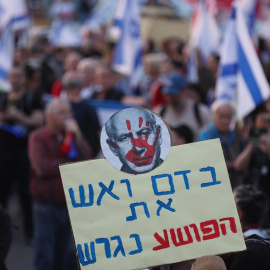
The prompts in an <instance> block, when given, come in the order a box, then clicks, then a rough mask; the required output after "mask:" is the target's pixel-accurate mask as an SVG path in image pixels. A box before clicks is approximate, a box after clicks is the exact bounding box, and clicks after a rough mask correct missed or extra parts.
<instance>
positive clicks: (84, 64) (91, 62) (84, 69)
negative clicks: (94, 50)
mask: <svg viewBox="0 0 270 270" xmlns="http://www.w3.org/2000/svg"><path fill="white" fill-rule="evenodd" d="M98 63H99V61H98V60H96V59H93V58H84V59H82V60H81V61H80V62H79V64H78V66H77V71H78V72H79V73H81V74H82V75H83V77H84V83H83V89H82V91H81V94H80V95H81V97H82V99H89V98H91V96H92V94H93V91H94V84H95V81H94V79H95V76H94V74H95V67H96V66H97V65H98Z"/></svg>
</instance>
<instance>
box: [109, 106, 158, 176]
mask: <svg viewBox="0 0 270 270" xmlns="http://www.w3.org/2000/svg"><path fill="white" fill-rule="evenodd" d="M105 129H106V133H107V136H108V139H107V144H108V145H109V147H110V149H111V151H112V153H113V154H114V155H115V156H116V157H118V158H119V160H120V161H121V163H122V164H123V166H122V167H121V171H123V172H126V173H131V174H138V173H146V172H149V171H151V170H153V169H155V168H156V167H158V166H159V165H160V164H161V163H162V162H163V160H162V159H161V158H160V154H161V147H160V146H161V143H162V140H161V126H159V125H157V124H156V119H155V116H154V114H152V113H150V112H148V111H147V110H143V109H140V108H130V109H126V110H125V111H120V112H118V113H116V114H114V115H113V116H112V117H111V118H110V119H109V121H108V122H106V125H105Z"/></svg>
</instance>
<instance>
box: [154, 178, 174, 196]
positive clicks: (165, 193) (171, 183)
mask: <svg viewBox="0 0 270 270" xmlns="http://www.w3.org/2000/svg"><path fill="white" fill-rule="evenodd" d="M162 178H164V179H165V180H168V182H169V185H170V190H167V191H158V187H157V186H158V185H157V180H158V179H162ZM151 180H152V186H153V191H154V194H155V195H157V196H161V195H171V194H174V193H175V190H174V184H173V178H172V175H171V174H158V175H154V176H151Z"/></svg>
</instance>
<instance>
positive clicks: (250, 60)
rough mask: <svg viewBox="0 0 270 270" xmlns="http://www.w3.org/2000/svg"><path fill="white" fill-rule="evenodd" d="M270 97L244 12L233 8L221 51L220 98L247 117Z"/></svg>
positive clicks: (218, 88) (218, 92)
mask: <svg viewBox="0 0 270 270" xmlns="http://www.w3.org/2000/svg"><path fill="white" fill-rule="evenodd" d="M269 95H270V89H269V85H268V83H267V80H266V78H265V75H264V72H263V69H262V67H261V64H260V62H259V59H258V56H257V54H256V51H255V48H254V45H253V43H252V40H251V37H250V35H249V31H248V27H247V23H246V20H245V18H244V15H243V11H242V9H241V8H239V6H233V9H232V12H231V17H230V21H229V22H228V25H227V29H226V32H225V37H224V42H223V47H222V52H221V61H220V70H219V77H218V81H217V85H216V97H217V98H218V99H222V98H223V99H227V100H229V101H231V102H232V103H235V104H236V109H237V114H238V117H239V118H243V117H245V116H246V115H247V114H249V113H250V112H251V111H252V110H254V109H255V108H256V107H257V106H258V105H260V104H261V103H262V102H263V101H265V100H266V99H267V98H268V97H269Z"/></svg>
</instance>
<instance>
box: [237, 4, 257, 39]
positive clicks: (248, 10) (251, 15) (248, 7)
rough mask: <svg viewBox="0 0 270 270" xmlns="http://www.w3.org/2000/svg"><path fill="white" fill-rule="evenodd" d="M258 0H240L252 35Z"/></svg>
mask: <svg viewBox="0 0 270 270" xmlns="http://www.w3.org/2000/svg"><path fill="white" fill-rule="evenodd" d="M257 2H258V0H241V1H240V2H239V5H240V8H241V9H242V11H243V14H244V17H245V20H246V23H247V27H248V31H249V33H250V35H251V36H252V35H253V34H254V27H255V19H256V5H257Z"/></svg>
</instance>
